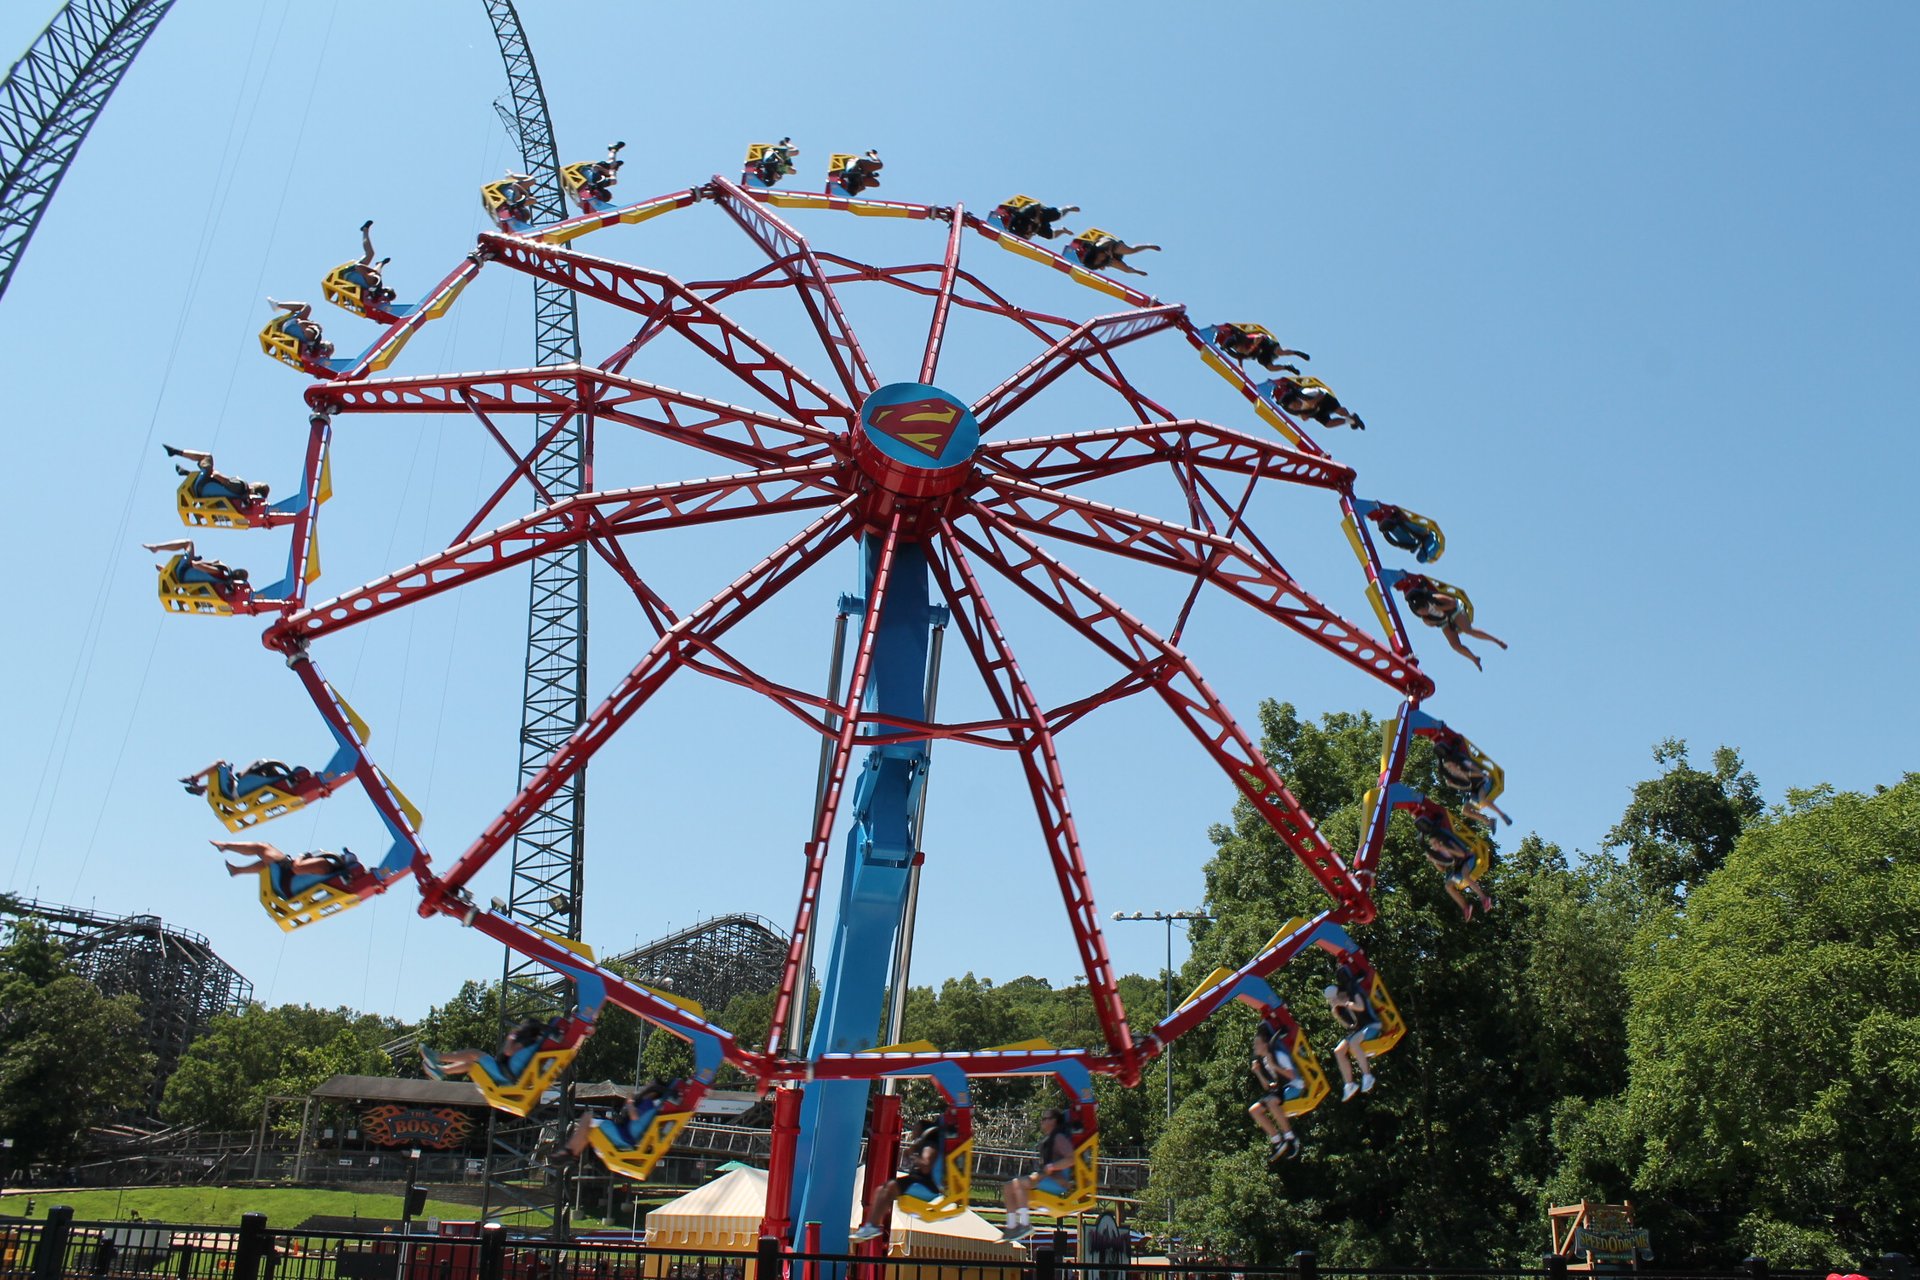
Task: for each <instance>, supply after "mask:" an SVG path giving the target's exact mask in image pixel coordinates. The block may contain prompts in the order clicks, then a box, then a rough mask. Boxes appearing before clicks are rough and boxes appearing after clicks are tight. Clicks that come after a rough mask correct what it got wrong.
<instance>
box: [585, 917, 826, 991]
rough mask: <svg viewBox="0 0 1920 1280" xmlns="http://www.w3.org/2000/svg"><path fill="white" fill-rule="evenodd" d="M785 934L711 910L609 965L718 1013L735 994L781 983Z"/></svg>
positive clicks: (762, 922)
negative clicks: (709, 914)
mask: <svg viewBox="0 0 1920 1280" xmlns="http://www.w3.org/2000/svg"><path fill="white" fill-rule="evenodd" d="M787 941H788V939H787V935H786V934H784V933H782V932H780V930H778V929H777V928H775V927H774V926H773V924H772V922H771V921H768V920H764V919H762V918H761V917H759V916H752V915H725V916H714V917H713V918H712V919H709V920H702V921H700V922H699V923H698V924H692V925H689V926H687V927H686V928H684V929H680V930H677V931H675V932H673V933H670V934H668V935H667V936H666V937H664V938H656V939H654V940H653V941H652V942H647V943H643V944H641V945H640V946H637V947H635V948H634V949H633V950H631V951H623V952H621V953H620V954H619V955H617V956H613V957H611V958H609V959H607V960H606V961H604V963H605V965H606V967H607V968H609V969H612V970H613V971H614V972H616V973H619V974H623V975H624V976H626V977H627V978H629V979H631V980H632V981H634V982H637V983H639V984H640V985H641V986H643V987H653V988H655V989H658V990H664V991H669V992H672V993H673V994H674V995H677V996H679V997H681V998H682V999H686V1000H693V1001H696V1002H698V1003H699V1004H700V1005H701V1006H703V1007H704V1008H706V1009H707V1010H709V1011H710V1012H713V1013H719V1012H721V1011H722V1010H724V1009H725V1008H726V1007H727V1006H728V1005H729V1004H731V1003H732V1002H733V999H734V997H735V996H743V995H759V994H761V993H763V992H769V991H774V990H776V989H777V988H778V987H779V986H780V977H781V974H782V972H783V971H784V969H785V966H786V960H787Z"/></svg>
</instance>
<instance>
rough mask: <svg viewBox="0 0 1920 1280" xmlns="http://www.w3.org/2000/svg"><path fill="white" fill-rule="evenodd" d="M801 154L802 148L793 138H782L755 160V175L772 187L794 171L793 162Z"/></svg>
mask: <svg viewBox="0 0 1920 1280" xmlns="http://www.w3.org/2000/svg"><path fill="white" fill-rule="evenodd" d="M799 156H800V148H798V147H796V146H794V145H793V139H792V138H782V139H780V141H778V142H776V143H774V144H773V145H772V146H770V147H768V148H767V149H766V150H765V151H764V152H762V153H761V155H760V158H759V159H758V160H755V161H754V162H753V176H754V177H756V178H758V179H760V181H761V182H763V183H765V184H766V185H767V186H769V187H771V186H773V185H774V184H775V183H777V182H779V181H780V179H782V178H784V177H786V176H787V175H788V174H790V173H792V172H793V162H794V161H795V160H796V159H798V158H799Z"/></svg>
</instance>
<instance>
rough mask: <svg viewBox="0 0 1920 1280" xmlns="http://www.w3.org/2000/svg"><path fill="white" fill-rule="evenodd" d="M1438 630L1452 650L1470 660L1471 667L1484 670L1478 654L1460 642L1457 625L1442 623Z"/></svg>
mask: <svg viewBox="0 0 1920 1280" xmlns="http://www.w3.org/2000/svg"><path fill="white" fill-rule="evenodd" d="M1440 631H1441V634H1443V635H1445V636H1446V637H1447V643H1448V644H1449V645H1450V646H1452V648H1453V651H1454V652H1455V653H1457V654H1459V655H1460V656H1461V657H1463V658H1465V659H1466V660H1467V661H1468V662H1471V663H1472V664H1473V669H1474V670H1475V671H1484V670H1486V668H1485V667H1482V666H1481V665H1480V656H1479V655H1478V654H1476V653H1475V652H1474V651H1473V650H1471V649H1469V648H1467V646H1466V645H1464V644H1462V643H1461V641H1460V629H1459V628H1458V627H1455V626H1453V625H1451V624H1442V625H1441V627H1440Z"/></svg>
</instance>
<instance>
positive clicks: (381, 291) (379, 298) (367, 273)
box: [340, 218, 394, 307]
mask: <svg viewBox="0 0 1920 1280" xmlns="http://www.w3.org/2000/svg"><path fill="white" fill-rule="evenodd" d="M392 261H393V259H392V258H381V259H380V260H379V261H377V262H376V261H375V260H374V257H373V219H372V218H368V219H367V220H366V221H365V222H363V223H361V224H360V258H359V261H357V262H352V263H349V264H348V265H347V268H346V269H345V270H344V271H342V272H341V273H340V274H341V275H343V276H345V277H346V279H347V280H348V281H349V282H350V283H352V284H353V285H355V286H357V287H358V288H359V290H360V305H361V306H363V307H383V306H385V305H386V304H387V303H389V302H392V301H393V299H394V292H393V290H391V289H389V288H387V285H386V281H385V280H384V279H383V278H382V275H383V273H384V272H385V271H386V267H387V264H388V263H389V262H392Z"/></svg>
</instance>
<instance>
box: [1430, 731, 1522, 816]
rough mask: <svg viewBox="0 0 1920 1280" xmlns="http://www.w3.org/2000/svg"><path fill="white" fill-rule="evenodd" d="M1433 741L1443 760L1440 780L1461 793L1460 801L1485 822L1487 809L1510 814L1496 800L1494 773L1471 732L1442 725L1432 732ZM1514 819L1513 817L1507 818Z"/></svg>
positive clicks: (1497, 813)
mask: <svg viewBox="0 0 1920 1280" xmlns="http://www.w3.org/2000/svg"><path fill="white" fill-rule="evenodd" d="M1430 736H1431V738H1432V741H1433V750H1434V755H1435V757H1436V758H1437V759H1438V761H1439V764H1440V781H1441V782H1442V783H1444V784H1445V785H1446V787H1447V789H1448V790H1449V791H1451V792H1453V793H1454V794H1455V795H1456V796H1458V797H1460V802H1461V803H1462V804H1463V805H1466V806H1468V807H1469V808H1470V809H1471V810H1472V811H1473V816H1475V817H1478V818H1479V819H1480V821H1482V822H1488V821H1489V820H1488V819H1487V818H1486V816H1485V815H1484V814H1481V813H1480V812H1479V811H1480V810H1482V809H1484V810H1487V811H1488V812H1490V813H1493V814H1496V815H1498V816H1499V817H1502V818H1506V817H1507V815H1506V814H1504V813H1501V812H1500V808H1499V806H1498V805H1496V804H1494V803H1493V797H1492V790H1493V785H1494V779H1493V774H1492V773H1491V772H1490V771H1489V770H1488V769H1487V766H1486V765H1485V764H1483V763H1482V762H1481V760H1480V758H1479V757H1478V756H1477V755H1475V754H1474V750H1473V744H1472V743H1471V742H1468V741H1467V736H1466V735H1465V734H1463V733H1460V732H1459V731H1457V730H1454V729H1449V728H1447V727H1446V726H1445V725H1442V726H1441V727H1440V729H1439V731H1438V732H1437V733H1434V734H1432V735H1430ZM1507 821H1508V822H1509V823H1511V822H1512V821H1513V819H1511V818H1507Z"/></svg>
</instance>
